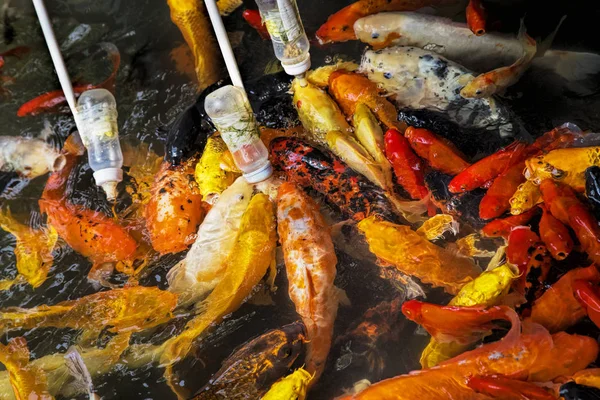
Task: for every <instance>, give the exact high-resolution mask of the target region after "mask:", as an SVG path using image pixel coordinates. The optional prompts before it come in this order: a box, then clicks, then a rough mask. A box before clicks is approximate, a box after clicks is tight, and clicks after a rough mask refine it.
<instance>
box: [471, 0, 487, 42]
mask: <svg viewBox="0 0 600 400" xmlns="http://www.w3.org/2000/svg"><path fill="white" fill-rule="evenodd" d="M466 14H467V25H468V26H469V29H470V30H471V32H473V33H474V34H475V35H477V36H481V35H483V34H485V20H486V18H487V13H486V12H485V8H483V5H482V4H481V0H469V5H467V10H466Z"/></svg>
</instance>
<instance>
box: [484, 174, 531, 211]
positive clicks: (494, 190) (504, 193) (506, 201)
mask: <svg viewBox="0 0 600 400" xmlns="http://www.w3.org/2000/svg"><path fill="white" fill-rule="evenodd" d="M524 169H525V162H521V163H519V164H515V165H513V166H512V167H510V168H508V169H507V170H506V171H504V172H503V173H501V174H500V175H498V177H497V178H496V179H494V182H493V183H492V185H491V186H490V188H489V189H488V191H487V192H486V193H485V196H483V199H481V203H480V204H479V216H480V217H481V218H483V219H493V218H498V217H499V216H501V215H502V214H504V213H505V212H506V211H507V210H509V209H510V206H511V204H510V200H511V198H512V197H513V195H514V193H515V192H516V191H517V189H518V188H519V186H520V185H521V184H522V183H523V182H524V181H525V176H523V170H524Z"/></svg>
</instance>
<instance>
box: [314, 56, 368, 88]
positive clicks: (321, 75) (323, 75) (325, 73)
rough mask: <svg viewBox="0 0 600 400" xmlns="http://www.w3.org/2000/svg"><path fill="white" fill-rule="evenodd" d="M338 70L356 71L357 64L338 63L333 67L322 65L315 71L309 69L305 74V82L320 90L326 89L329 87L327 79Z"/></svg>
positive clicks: (348, 62)
mask: <svg viewBox="0 0 600 400" xmlns="http://www.w3.org/2000/svg"><path fill="white" fill-rule="evenodd" d="M339 69H344V70H346V71H349V72H354V71H356V70H357V69H358V64H356V63H354V62H352V61H340V62H338V63H336V64H334V65H324V66H322V67H319V68H317V69H311V70H310V71H308V72H307V73H306V80H308V81H309V82H310V83H312V84H313V85H315V86H318V87H320V88H326V87H327V86H328V85H329V77H330V76H331V74H332V73H334V72H335V71H337V70H339Z"/></svg>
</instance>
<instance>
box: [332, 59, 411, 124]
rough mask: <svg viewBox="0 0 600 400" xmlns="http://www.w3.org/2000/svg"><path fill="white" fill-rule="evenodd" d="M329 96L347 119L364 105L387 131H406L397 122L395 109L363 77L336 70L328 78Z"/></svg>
mask: <svg viewBox="0 0 600 400" xmlns="http://www.w3.org/2000/svg"><path fill="white" fill-rule="evenodd" d="M329 94H331V96H332V97H333V98H334V99H335V101H336V102H337V104H338V105H339V106H340V108H341V109H342V111H343V112H344V114H345V115H346V117H348V118H350V117H351V116H352V115H354V114H355V113H356V108H357V106H358V105H359V104H365V105H366V106H367V107H369V109H370V110H371V111H372V112H373V113H374V114H375V115H376V116H377V118H379V120H380V121H381V122H382V123H383V124H384V125H385V126H386V127H387V128H388V129H392V128H393V129H397V130H399V131H404V129H406V124H404V123H401V122H398V113H397V112H396V107H394V105H393V104H392V103H390V102H389V101H388V100H387V99H385V98H384V97H383V96H381V95H380V94H379V89H378V88H377V85H376V84H375V83H374V82H371V81H370V80H369V79H368V78H367V77H366V76H364V75H360V74H357V73H355V72H348V71H344V70H339V69H338V70H337V71H335V72H333V73H332V74H331V75H330V77H329Z"/></svg>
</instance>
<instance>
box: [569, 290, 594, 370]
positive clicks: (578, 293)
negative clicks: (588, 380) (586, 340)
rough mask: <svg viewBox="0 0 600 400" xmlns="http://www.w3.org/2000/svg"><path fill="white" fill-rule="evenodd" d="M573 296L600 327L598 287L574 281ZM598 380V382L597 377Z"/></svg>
mask: <svg viewBox="0 0 600 400" xmlns="http://www.w3.org/2000/svg"><path fill="white" fill-rule="evenodd" d="M573 294H574V295H575V298H576V299H577V300H579V303H580V304H581V306H582V307H583V309H584V310H585V312H586V314H587V316H588V317H589V319H591V320H592V322H593V323H594V324H596V326H598V327H600V296H599V295H598V288H597V287H596V285H595V284H592V283H591V282H589V281H585V280H578V281H574V282H573ZM596 379H597V380H598V378H597V377H596Z"/></svg>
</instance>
